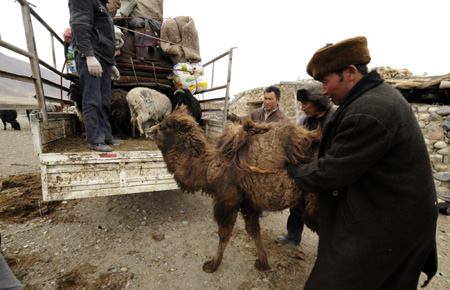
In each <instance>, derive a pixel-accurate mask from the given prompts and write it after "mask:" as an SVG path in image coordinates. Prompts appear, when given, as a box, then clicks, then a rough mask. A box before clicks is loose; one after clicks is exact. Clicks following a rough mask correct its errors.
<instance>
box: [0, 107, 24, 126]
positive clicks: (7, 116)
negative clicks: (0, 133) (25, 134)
mask: <svg viewBox="0 0 450 290" xmlns="http://www.w3.org/2000/svg"><path fill="white" fill-rule="evenodd" d="M0 119H2V122H3V128H4V130H6V123H10V124H11V127H12V128H13V129H14V130H20V124H19V122H17V111H16V110H0Z"/></svg>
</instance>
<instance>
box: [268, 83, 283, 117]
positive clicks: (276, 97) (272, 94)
mask: <svg viewBox="0 0 450 290" xmlns="http://www.w3.org/2000/svg"><path fill="white" fill-rule="evenodd" d="M280 96H281V92H280V89H278V88H277V87H274V86H270V87H267V88H266V89H265V90H264V108H266V111H267V113H270V112H272V111H273V110H275V109H276V108H277V105H278V103H279V102H280Z"/></svg>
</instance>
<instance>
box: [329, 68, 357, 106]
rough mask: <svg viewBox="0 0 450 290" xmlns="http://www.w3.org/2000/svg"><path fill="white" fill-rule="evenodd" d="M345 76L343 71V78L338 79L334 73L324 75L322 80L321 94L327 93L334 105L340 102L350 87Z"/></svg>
mask: <svg viewBox="0 0 450 290" xmlns="http://www.w3.org/2000/svg"><path fill="white" fill-rule="evenodd" d="M347 76H348V74H347V73H346V71H344V72H343V80H340V78H339V75H337V74H336V73H329V74H327V75H325V77H324V78H323V80H322V84H323V88H322V95H327V97H328V98H330V99H331V101H332V102H333V103H334V104H335V105H340V104H342V102H343V101H344V100H345V97H346V96H347V94H348V92H349V91H350V89H351V87H350V86H349V84H348V82H347V81H346V78H347Z"/></svg>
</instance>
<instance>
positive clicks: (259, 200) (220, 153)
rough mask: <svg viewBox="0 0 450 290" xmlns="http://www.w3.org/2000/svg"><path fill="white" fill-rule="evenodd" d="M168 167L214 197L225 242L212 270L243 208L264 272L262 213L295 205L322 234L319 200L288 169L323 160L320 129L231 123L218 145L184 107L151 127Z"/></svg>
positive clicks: (207, 266)
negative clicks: (290, 174)
mask: <svg viewBox="0 0 450 290" xmlns="http://www.w3.org/2000/svg"><path fill="white" fill-rule="evenodd" d="M150 135H151V137H152V138H153V139H154V140H155V141H156V144H157V146H158V148H159V149H160V150H161V152H162V155H163V158H164V161H165V163H166V165H167V170H168V171H169V172H170V173H173V175H174V179H175V181H176V182H177V184H178V186H179V188H180V189H181V190H182V191H183V192H185V193H195V192H197V191H201V192H202V193H204V194H205V195H208V196H211V197H212V199H213V204H214V219H215V221H216V222H217V224H218V227H219V245H218V248H217V251H216V254H215V256H214V258H213V259H212V260H210V261H207V262H205V263H204V264H203V270H204V271H205V272H208V273H212V272H214V271H216V269H217V267H218V266H219V265H220V263H221V261H222V257H223V253H224V251H225V247H226V246H227V244H228V242H229V240H230V237H231V233H232V230H233V227H234V224H235V222H236V218H237V215H238V211H240V212H241V213H242V216H243V217H244V219H245V228H246V231H247V233H248V234H249V235H250V236H251V237H252V238H253V240H254V242H255V245H256V248H257V252H258V260H257V261H256V263H255V266H256V268H257V269H258V270H266V269H270V267H269V264H268V261H267V255H266V252H265V250H264V247H263V244H262V240H261V236H260V225H259V215H260V213H261V211H263V210H266V211H281V210H283V209H286V208H294V209H295V210H296V211H298V212H299V214H301V215H302V218H303V220H304V222H305V224H306V225H307V226H308V227H309V228H311V229H312V230H313V231H315V232H318V228H319V224H318V210H319V208H318V198H317V195H316V194H314V193H305V192H302V191H301V190H300V189H299V188H298V187H297V186H296V184H295V181H294V179H292V178H290V177H289V176H288V173H287V165H288V164H300V163H306V162H311V161H312V160H314V159H315V158H317V151H318V144H319V142H320V133H319V132H318V131H308V130H307V129H305V128H304V127H297V126H296V125H295V124H294V122H292V121H285V122H283V121H281V122H277V123H261V124H256V123H254V122H253V121H252V120H251V119H250V118H248V119H246V120H245V121H244V122H243V123H242V125H240V124H236V125H233V126H227V127H226V128H225V129H224V132H223V133H222V134H221V135H220V136H219V137H218V138H217V139H216V140H215V141H213V143H212V144H209V143H207V141H206V137H205V135H204V133H203V131H202V129H201V128H200V127H199V126H198V125H197V123H196V122H195V120H194V119H193V118H192V116H191V115H190V114H189V112H188V110H187V109H186V107H185V106H184V105H182V106H181V107H179V108H177V109H176V110H175V111H174V112H173V113H172V114H171V115H170V116H169V117H167V118H166V119H165V120H164V121H162V122H161V123H159V124H158V125H156V126H154V127H153V128H152V129H151V130H150Z"/></svg>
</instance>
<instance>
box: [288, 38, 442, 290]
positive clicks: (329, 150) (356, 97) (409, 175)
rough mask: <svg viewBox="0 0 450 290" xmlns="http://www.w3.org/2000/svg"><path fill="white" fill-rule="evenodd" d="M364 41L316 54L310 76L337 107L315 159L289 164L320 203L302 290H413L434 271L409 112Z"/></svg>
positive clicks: (426, 196)
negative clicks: (373, 65) (375, 67)
mask: <svg viewBox="0 0 450 290" xmlns="http://www.w3.org/2000/svg"><path fill="white" fill-rule="evenodd" d="M369 62H370V55H369V51H368V48H367V40H366V38H365V37H356V38H352V39H347V40H344V41H341V42H339V43H336V44H334V45H331V46H326V47H323V48H321V49H319V50H318V51H317V52H316V53H315V54H314V56H313V57H312V59H311V60H310V62H309V63H308V66H307V72H308V74H310V75H311V76H313V77H314V79H316V80H319V81H321V82H322V83H323V89H322V94H326V95H328V97H329V98H330V99H331V100H332V101H333V102H334V103H335V104H336V105H339V108H338V109H337V111H336V112H335V114H334V115H333V118H332V119H331V120H330V122H329V123H328V124H327V126H326V127H325V130H324V132H323V139H322V142H321V144H320V148H319V158H318V160H316V161H313V162H311V163H308V164H302V165H299V166H293V165H291V166H289V167H288V172H289V175H290V176H291V177H294V178H295V181H296V184H297V186H298V187H299V188H300V189H302V190H305V191H309V192H317V193H318V195H319V202H320V219H319V224H320V230H319V248H318V256H317V260H316V263H315V265H314V268H313V270H312V272H311V275H310V276H309V278H308V281H307V282H306V285H305V288H304V289H327V290H332V289H346V290H348V289H390V290H391V289H402V290H404V289H417V284H418V281H419V277H420V272H424V273H425V274H427V276H428V279H427V281H425V283H424V284H425V285H426V284H428V282H429V281H430V279H431V278H432V277H433V276H434V274H435V273H436V270H437V254H436V241H435V235H436V220H437V207H436V204H437V202H436V190H435V186H434V181H433V177H432V171H431V165H430V160H429V156H428V152H427V149H426V146H425V142H424V138H423V135H422V133H421V130H420V128H419V126H418V123H417V121H416V119H415V117H414V114H413V112H412V110H411V107H410V105H409V104H408V103H407V102H406V101H405V99H404V98H403V97H402V95H401V94H400V93H399V92H398V91H397V90H396V89H394V88H393V87H391V86H390V85H388V84H386V83H385V82H384V81H383V79H381V78H380V76H379V75H378V73H377V72H376V71H372V72H370V73H368V72H367V64H368V63H369Z"/></svg>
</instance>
